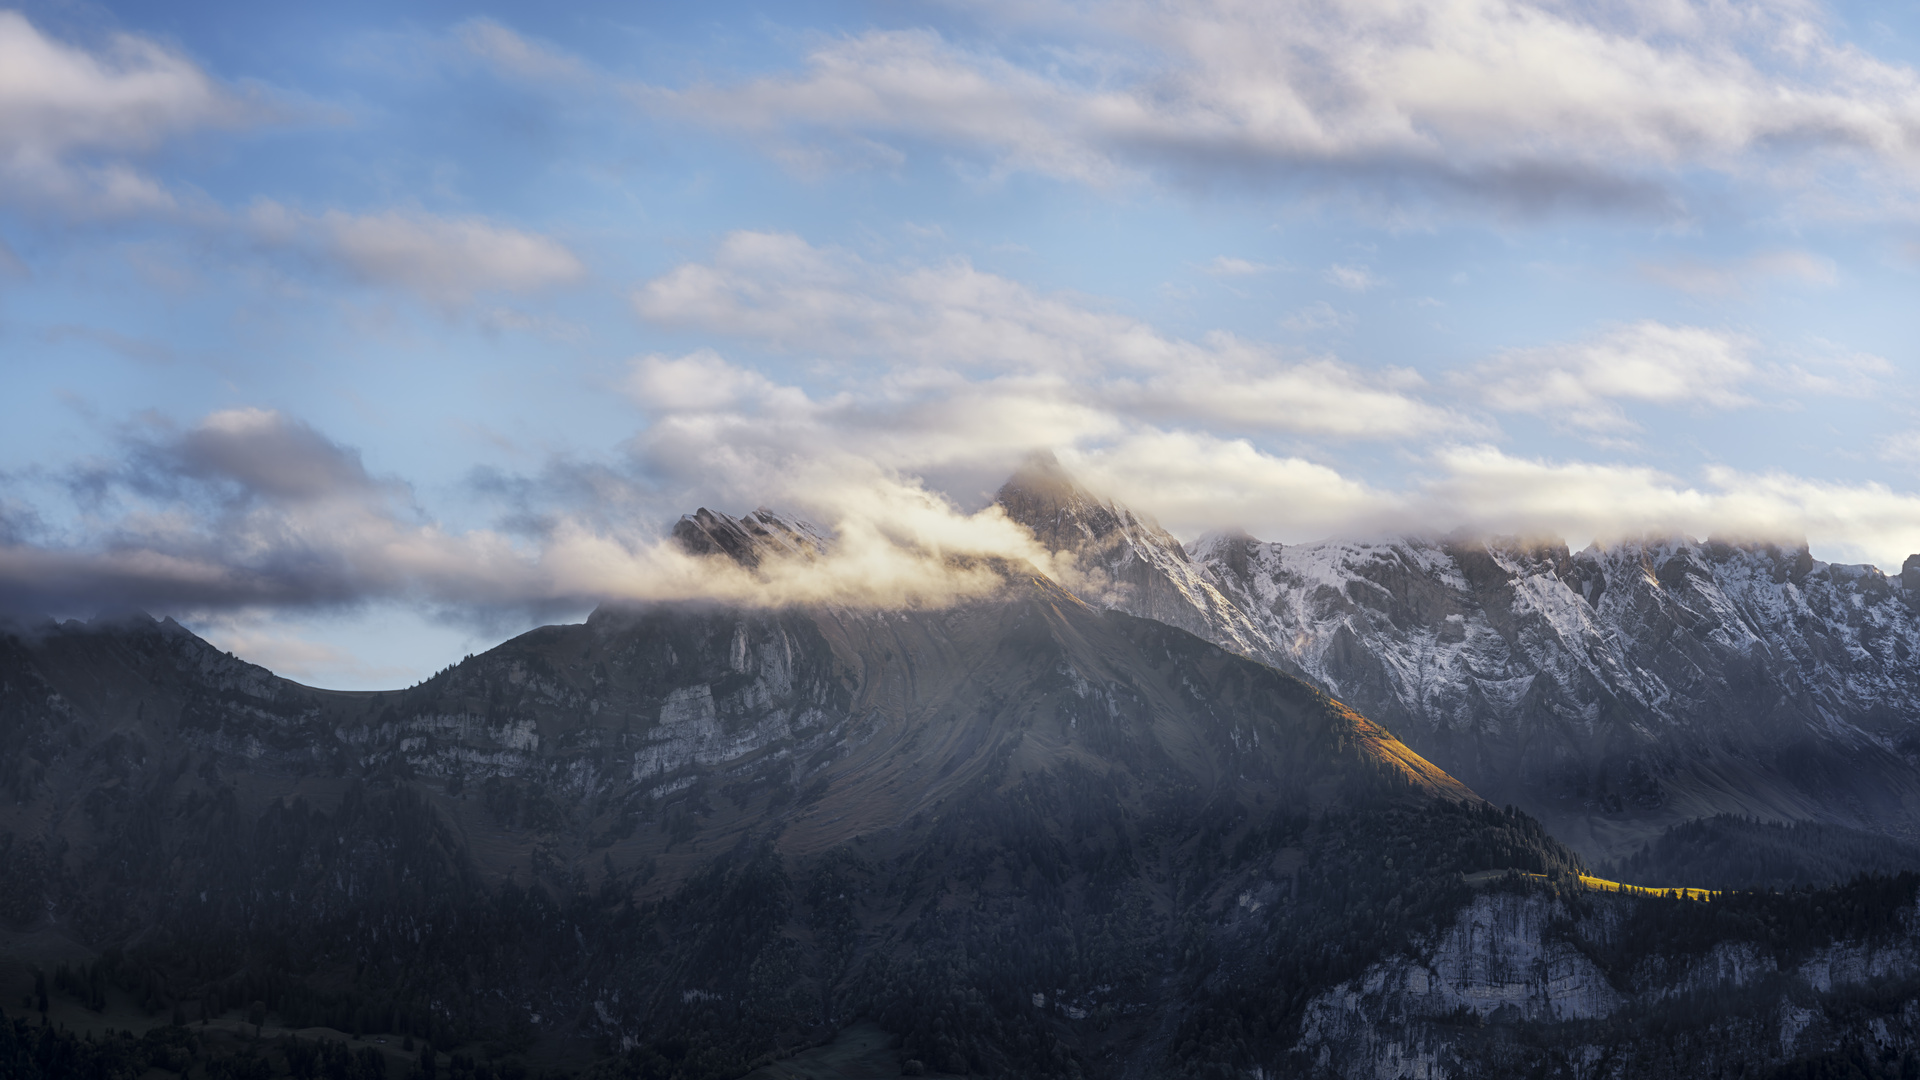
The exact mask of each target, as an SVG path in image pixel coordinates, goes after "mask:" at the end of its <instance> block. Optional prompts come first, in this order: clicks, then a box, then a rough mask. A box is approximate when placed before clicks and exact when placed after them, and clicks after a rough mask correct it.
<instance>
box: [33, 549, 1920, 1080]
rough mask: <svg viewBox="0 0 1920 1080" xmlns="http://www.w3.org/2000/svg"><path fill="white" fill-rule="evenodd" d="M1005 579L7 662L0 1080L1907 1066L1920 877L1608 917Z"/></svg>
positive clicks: (1119, 581)
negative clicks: (387, 636) (876, 605)
mask: <svg viewBox="0 0 1920 1080" xmlns="http://www.w3.org/2000/svg"><path fill="white" fill-rule="evenodd" d="M1060 520H1061V522H1062V526H1063V528H1064V527H1067V525H1068V524H1069V519H1067V518H1061V519H1060ZM1072 520H1073V521H1075V522H1077V521H1078V520H1079V518H1078V517H1075V518H1073V519H1072ZM1107 526H1108V527H1107V532H1106V534H1105V535H1109V536H1111V535H1114V534H1115V533H1116V532H1118V533H1119V534H1121V535H1123V536H1124V535H1126V530H1129V529H1131V530H1135V531H1136V533H1140V534H1144V531H1145V530H1146V529H1147V528H1149V527H1148V526H1145V525H1142V524H1141V523H1140V522H1138V520H1137V519H1133V518H1131V516H1123V515H1118V514H1116V515H1115V516H1114V517H1113V520H1112V521H1111V522H1109V523H1107ZM676 534H677V535H680V536H681V539H682V543H684V544H686V545H687V546H688V547H689V549H690V550H694V551H696V552H706V553H707V554H708V556H709V557H712V558H716V559H732V560H735V561H737V562H739V563H741V564H742V565H746V566H750V567H751V566H757V565H761V564H762V563H763V562H764V560H766V559H769V558H775V557H786V558H802V559H804V558H806V557H808V553H809V552H811V551H818V550H820V548H821V547H822V546H823V545H827V544H830V543H831V538H829V537H826V536H824V535H823V534H821V533H820V532H818V531H817V530H813V529H810V528H809V527H807V526H805V525H804V524H802V523H799V522H794V521H791V520H788V519H785V518H782V517H781V516H780V515H777V514H773V513H771V512H767V511H759V512H756V513H754V514H751V515H748V516H746V517H743V518H733V517H730V516H728V515H724V514H716V513H712V512H709V511H702V512H701V513H699V514H695V515H691V516H690V517H688V518H687V519H684V520H683V521H682V522H681V525H680V526H679V527H678V528H677V530H676ZM1115 550H1118V548H1117V547H1116V549H1115ZM1175 550H1178V547H1177V545H1176V546H1175V548H1172V549H1168V548H1164V547H1163V548H1161V549H1160V554H1161V555H1162V556H1164V557H1165V558H1166V559H1168V560H1174V561H1178V558H1179V557H1178V556H1175V555H1174V554H1173V552H1174V551H1175ZM1005 569H1006V574H1005V583H1004V587H1003V588H1002V590H1001V591H1000V592H999V593H998V594H997V595H994V596H991V597H987V598H983V599H980V600H977V601H973V602H970V603H966V604H962V605H958V606H954V607H948V608H929V609H905V610H864V609H854V608H845V607H829V606H817V607H802V606H796V607H787V608H779V609H755V608H744V607H726V606H720V605H714V604H676V605H652V606H635V607H613V606H609V607H604V608H602V609H601V610H599V611H596V612H595V613H594V614H593V615H592V616H591V617H590V618H589V619H588V620H587V621H586V622H585V623H583V624H578V625H566V626H549V627H543V628H541V629H538V630H535V631H532V632H530V633H528V634H525V635H522V636H520V637H518V638H515V639H514V640H512V641H509V642H507V643H505V644H503V645H501V646H499V647H498V648H495V649H493V650H490V651H488V652H486V653H484V654H482V655H479V656H475V657H470V658H467V659H465V660H463V661H461V662H460V663H458V664H455V665H453V666H451V667H449V668H448V669H446V670H444V671H442V672H441V673H439V674H438V675H436V676H434V677H433V678H431V679H429V680H427V681H425V682H423V683H421V684H419V685H417V686H414V687H411V688H408V689H405V690H397V691H391V692H376V693H342V692H330V691H323V690H316V689H312V688H309V687H304V686H300V685H298V684H296V683H292V682H289V681H287V680H284V679H280V678H277V677H275V676H274V675H272V674H271V673H270V672H267V671H265V670H264V669H261V668H258V667H255V666H253V665H250V664H246V663H244V662H242V661H239V660H237V659H235V658H233V657H231V656H229V655H227V654H224V653H221V652H219V651H218V650H216V649H214V648H213V647H212V646H210V645H208V644H207V643H206V642H204V641H202V640H200V639H199V638H197V637H195V636H194V635H193V634H191V633H189V632H188V631H186V630H185V629H183V628H182V627H180V626H179V625H177V624H175V623H173V622H171V621H167V620H161V621H155V620H152V619H148V618H145V617H128V618H123V619H118V620H98V621H96V622H95V623H92V624H80V623H73V622H69V623H65V624H57V625H56V624H51V623H40V624H36V625H30V626H17V627H14V628H12V629H10V630H8V631H6V632H4V633H0V782H4V784H5V787H6V791H7V794H8V796H9V797H8V799H7V800H6V805H5V806H4V807H0V921H4V923H5V926H4V927H0V931H4V936H0V946H3V947H0V1007H4V1008H5V1009H6V1010H8V1014H7V1015H0V1072H4V1073H5V1074H6V1075H20V1076H28V1077H31V1076H41V1077H49V1076H63V1075H76V1074H89V1073H91V1074H99V1075H128V1076H132V1075H139V1073H140V1071H141V1070H142V1069H144V1068H147V1067H149V1066H151V1067H155V1068H160V1069H162V1070H163V1072H170V1073H178V1074H182V1075H185V1074H187V1073H194V1074H195V1075H208V1076H218V1075H228V1076H232V1075H248V1076H255V1075H258V1076H264V1075H269V1074H273V1075H279V1074H283V1073H284V1074H291V1075H299V1076H312V1075H316V1074H317V1075H323V1076H327V1077H329V1078H330V1080H331V1078H333V1077H353V1076H369V1077H371V1076H386V1077H389V1078H390V1077H391V1076H393V1075H394V1074H395V1073H396V1072H397V1071H399V1070H400V1069H402V1068H403V1067H404V1068H405V1069H407V1070H410V1071H409V1075H415V1076H418V1075H435V1076H437V1075H439V1073H438V1072H433V1073H429V1072H428V1066H429V1063H433V1062H438V1063H439V1064H438V1065H437V1066H435V1067H436V1068H437V1069H439V1070H443V1071H445V1072H446V1074H447V1075H449V1076H453V1077H456V1078H458V1080H466V1078H468V1077H478V1078H484V1080H494V1078H514V1080H517V1078H520V1077H524V1076H526V1075H528V1071H527V1070H528V1069H529V1068H533V1069H543V1070H544V1069H555V1070H567V1071H571V1070H578V1069H585V1070H587V1073H588V1075H590V1076H593V1077H597V1078H601V1080H613V1078H616V1077H623V1078H624V1077H634V1078H639V1077H645V1078H671V1077H681V1078H695V1077H702V1078H707V1077H712V1078H721V1077H727V1078H731V1077H738V1076H741V1075H742V1074H745V1073H747V1072H749V1071H751V1070H756V1069H758V1070H762V1071H759V1072H756V1076H757V1077H768V1076H773V1075H781V1073H780V1072H779V1070H781V1069H788V1071H787V1072H786V1073H784V1075H795V1071H796V1070H798V1069H800V1068H801V1067H802V1065H803V1064H804V1063H806V1062H812V1061H822V1060H830V1059H832V1058H833V1056H834V1054H835V1053H839V1054H842V1056H844V1055H846V1054H853V1053H855V1048H856V1047H866V1048H867V1049H866V1050H864V1051H860V1052H861V1053H865V1054H867V1057H866V1058H864V1059H863V1061H864V1064H863V1065H862V1066H861V1067H862V1068H864V1069H867V1070H869V1071H868V1072H866V1073H865V1075H890V1074H896V1073H905V1074H912V1075H920V1074H937V1073H946V1074H953V1075H958V1074H967V1075H978V1076H996V1077H1063V1078H1082V1077H1162V1076H1169V1077H1172V1076H1178V1077H1237V1078H1246V1077H1274V1076H1341V1077H1362V1076H1369V1077H1371V1076H1380V1075H1387V1076H1395V1075H1425V1076H1467V1075H1481V1076H1501V1075H1510V1074H1511V1075H1519V1074H1526V1075H1531V1074H1534V1073H1544V1074H1554V1073H1553V1070H1555V1069H1558V1070H1560V1073H1559V1074H1563V1075H1572V1073H1571V1072H1568V1069H1570V1068H1573V1066H1570V1065H1568V1064H1567V1063H1568V1062H1574V1063H1579V1065H1578V1069H1575V1070H1574V1071H1580V1070H1585V1071H1581V1072H1580V1075H1583V1076H1649V1077H1661V1076H1680V1075H1697V1073H1695V1072H1691V1071H1687V1070H1690V1069H1692V1068H1693V1067H1694V1066H1695V1065H1697V1064H1699V1063H1701V1062H1708V1063H1712V1064H1713V1065H1714V1067H1716V1068H1717V1067H1721V1066H1725V1067H1727V1068H1738V1069H1742V1070H1749V1071H1751V1070H1757V1069H1762V1068H1770V1067H1772V1066H1774V1065H1778V1064H1781V1063H1792V1062H1795V1061H1797V1060H1799V1059H1801V1058H1805V1057H1807V1056H1808V1055H1817V1054H1822V1053H1828V1052H1830V1051H1831V1052H1846V1053H1855V1052H1859V1053H1866V1052H1868V1050H1867V1049H1862V1048H1870V1050H1871V1052H1872V1053H1873V1054H1875V1055H1879V1054H1881V1053H1882V1052H1883V1050H1884V1051H1885V1052H1887V1053H1891V1054H1893V1055H1894V1056H1893V1058H1892V1060H1894V1061H1895V1064H1896V1066H1897V1065H1898V1064H1899V1055H1901V1054H1909V1055H1910V1054H1911V1052H1912V1051H1914V1050H1916V1049H1917V1048H1920V1015H1915V1014H1913V1012H1912V1010H1910V1009H1906V1008H1905V1007H1904V1004H1903V1002H1905V1001H1909V1000H1911V999H1912V998H1913V996H1915V994H1916V993H1917V992H1920V950H1916V948H1915V946H1914V945H1913V941H1914V935H1913V934H1912V933H1911V929H1910V928H1911V927H1912V926H1913V925H1914V922H1913V920H1915V919H1916V918H1920V911H1916V909H1915V897H1916V891H1917V890H1920V878H1915V877H1913V876H1912V875H1907V876H1903V877H1882V878H1878V879H1869V880H1863V881H1861V882H1859V883H1856V884H1855V885H1853V886H1849V887H1847V888H1843V889H1830V890H1825V891H1810V892H1796V893H1788V894H1756V895H1752V896H1746V897H1740V898H1728V899H1727V900H1726V901H1725V902H1722V903H1714V904H1700V903H1698V902H1693V901H1687V900H1678V899H1660V898H1652V897H1646V896H1633V895H1623V894H1608V893H1602V892H1596V891H1593V890H1592V889H1590V888H1588V887H1586V886H1584V885H1582V884H1580V881H1579V878H1578V876H1577V875H1578V873H1579V871H1580V870H1581V869H1582V864H1581V861H1580V860H1579V858H1578V857H1577V856H1576V855H1575V854H1574V853H1573V852H1571V851H1570V850H1569V849H1567V848H1566V847H1564V846H1562V845H1561V844H1559V843H1558V842H1557V841H1555V840H1554V839H1553V838H1552V837H1550V836H1549V835H1548V834H1547V833H1546V832H1545V831H1544V830H1543V829H1542V827H1541V825H1540V824H1539V823H1538V822H1537V821H1536V820H1534V819H1532V818H1531V817H1529V816H1528V815H1526V814H1524V813H1522V812H1520V811H1518V810H1515V809H1512V808H1503V807H1498V806H1495V805H1493V804H1490V803H1488V802H1486V801H1484V800H1483V799H1481V798H1480V797H1479V796H1478V795H1476V794H1475V793H1474V792H1473V791H1471V790H1469V789H1468V788H1467V787H1466V786H1465V785H1463V784H1461V783H1460V782H1459V781H1458V780H1456V779H1455V778H1453V777H1452V776H1450V775H1448V774H1447V773H1445V772H1443V771H1442V770H1440V769H1439V768H1437V767H1435V766H1434V765H1432V764H1430V763H1429V762H1428V761H1426V760H1425V759H1423V758H1422V757H1421V756H1420V755H1418V754H1417V753H1415V752H1414V751H1412V750H1411V749H1409V748H1408V747H1407V746H1406V745H1404V744H1402V743H1401V742H1400V741H1399V740H1397V739H1396V738H1394V737H1393V736H1392V735H1390V734H1389V733H1388V732H1387V731H1386V730H1384V729H1382V728H1381V727H1380V726H1378V725H1376V724H1374V723H1373V722H1371V721H1369V720H1368V719H1366V718H1364V717H1363V716H1362V715H1361V714H1359V713H1357V712H1355V711H1354V710H1353V709H1351V708H1349V707H1348V706H1347V705H1345V704H1342V703H1340V702H1338V701H1336V700H1334V699H1332V698H1330V697H1328V696H1327V695H1326V694H1324V693H1323V692H1321V691H1320V690H1318V689H1315V688H1314V687H1312V686H1310V685H1308V684H1307V683H1305V682H1303V681H1301V680H1299V679H1297V678H1294V677H1292V676H1289V675H1287V674H1285V673H1283V672H1281V671H1278V670H1276V669H1275V668H1273V667H1271V666H1268V665H1265V664H1261V663H1257V662H1254V661H1251V660H1248V659H1246V658H1244V657H1242V656H1239V655H1237V654H1236V653H1234V652H1232V651H1229V650H1225V649H1222V648H1220V647H1218V646H1216V645H1213V644H1211V643H1209V642H1207V641H1204V640H1202V639H1201V638H1199V637H1197V636H1195V635H1193V634H1191V633H1188V632H1187V631H1185V630H1182V629H1180V628H1178V627H1175V626H1170V625H1166V624H1163V623H1160V622H1155V621H1152V620H1147V619H1142V618H1137V617H1134V616H1130V615H1127V614H1125V613H1123V612H1119V611H1114V610H1103V609H1101V608H1099V607H1096V606H1094V605H1091V604H1088V603H1086V602H1083V601H1082V600H1080V599H1078V598H1076V597H1075V596H1074V595H1073V594H1071V593H1070V592H1068V591H1067V590H1066V589H1064V588H1062V587H1061V586H1060V585H1058V584H1056V583H1055V582H1053V581H1050V580H1048V579H1046V578H1044V577H1041V576H1038V575H1036V574H1034V573H1033V572H1032V571H1031V569H1030V568H1014V567H1007V568H1005ZM1127 573H1128V571H1127V569H1126V567H1124V566H1121V567H1119V568H1118V569H1117V570H1116V572H1115V573H1114V574H1113V575H1112V577H1111V579H1110V587H1112V588H1114V589H1116V590H1117V589H1121V588H1123V587H1126V586H1129V585H1131V584H1133V583H1135V582H1136V581H1148V582H1150V581H1151V580H1152V579H1151V578H1137V579H1129V578H1128V577H1127V576H1126V574H1127ZM1083 587H1084V586H1083ZM36 968H37V969H38V975H39V976H41V980H40V981H38V982H36V979H35V975H36V972H35V969H36ZM1728 987H1731V988H1733V989H1731V990H1726V991H1725V992H1726V993H1729V994H1732V995H1733V996H1732V997H1730V998H1729V999H1728V1002H1727V1004H1725V1005H1724V1007H1719V1008H1716V1009H1714V1010H1706V1009H1701V1008H1693V1007H1690V1006H1689V1007H1683V1006H1684V1005H1685V1003H1686V1002H1690V1001H1695V1000H1697V998H1696V997H1695V996H1694V995H1698V994H1701V993H1705V992H1708V991H1709V990H1711V991H1712V992H1714V993H1720V992H1722V989H1723V988H1728ZM1903 995H1904V996H1903ZM23 999H24V1001H25V1004H26V1010H25V1011H26V1013H27V1015H26V1017H24V1018H23V1017H21V1016H20V1015H19V1014H18V1013H17V1012H15V1011H14V1010H15V1009H16V1003H18V1002H22V1001H23ZM41 1002H45V1003H46V1004H45V1005H44V1006H43V1005H41V1004H40V1003H41ZM1676 1003H1679V1004H1676ZM1688 1008H1693V1011H1687V1009H1688ZM42 1011H44V1012H45V1013H46V1014H47V1015H48V1016H50V1017H51V1019H52V1021H53V1022H52V1023H50V1024H44V1025H43V1024H42V1023H41V1022H40V1020H39V1018H38V1017H34V1016H33V1015H32V1014H33V1013H35V1012H42ZM203 1017H204V1018H206V1022H205V1023H202V1022H201V1019H202V1018H203ZM169 1018H172V1020H173V1022H169ZM1676 1018H1679V1019H1676ZM1681 1021H1684V1022H1681ZM82 1031H84V1032H85V1033H86V1038H84V1039H81V1038H77V1037H76V1034H75V1033H77V1032H82ZM836 1033H846V1034H844V1035H843V1038H842V1041H841V1042H833V1043H832V1046H831V1047H830V1048H829V1049H832V1048H835V1047H837V1048H839V1049H837V1050H833V1052H832V1053H828V1052H826V1051H814V1050H808V1049H807V1048H808V1047H812V1046H816V1045H819V1044H825V1043H829V1042H830V1041H831V1040H833V1039H834V1038H835V1035H836ZM350 1036H355V1037H357V1036H364V1038H354V1039H352V1040H351V1041H349V1037H350ZM403 1038H404V1039H406V1040H408V1043H407V1044H403V1043H402V1042H401V1040H402V1039H403ZM382 1040H384V1041H382ZM842 1043H845V1045H844V1046H843V1045H842ZM409 1044H412V1045H409ZM416 1047H428V1049H419V1048H416ZM431 1048H438V1049H437V1050H435V1049H431ZM803 1051H804V1052H803ZM449 1052H451V1054H452V1056H448V1054H449ZM796 1052H803V1053H800V1054H799V1056H796V1057H793V1058H792V1059H791V1061H792V1062H794V1063H800V1064H794V1065H792V1066H791V1067H789V1066H788V1065H787V1064H785V1063H784V1062H782V1059H784V1058H786V1056H787V1055H790V1054H795V1053H796ZM436 1055H437V1056H436ZM1874 1061H1875V1062H1879V1061H1880V1058H1878V1057H1876V1058H1875V1059H1874ZM776 1063H779V1064H776ZM807 1067H811V1066H807ZM1875 1067H1876V1068H1877V1067H1879V1066H1878V1065H1877V1064H1876V1065H1875ZM873 1070H879V1071H873ZM843 1075H856V1074H855V1073H843Z"/></svg>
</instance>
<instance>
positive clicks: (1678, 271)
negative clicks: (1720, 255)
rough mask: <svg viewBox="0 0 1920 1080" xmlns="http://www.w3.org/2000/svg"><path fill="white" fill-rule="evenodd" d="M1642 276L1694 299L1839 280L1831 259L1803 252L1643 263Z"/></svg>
mask: <svg viewBox="0 0 1920 1080" xmlns="http://www.w3.org/2000/svg"><path fill="white" fill-rule="evenodd" d="M1640 273H1641V275H1642V276H1644V277H1646V278H1648V279H1649V280H1651V281H1655V282H1658V283H1660V284H1662V285H1665V286H1667V287H1668V288H1672V289H1678V290H1680V291H1681V292H1684V293H1691V294H1692V295H1695V296H1737V295H1740V294H1741V293H1744V292H1746V291H1747V289H1748V288H1749V287H1751V286H1752V285H1754V284H1756V283H1758V282H1761V281H1767V280H1775V281H1790V282H1794V283H1797V284H1800V285H1808V286H1814V287H1821V288H1826V287H1831V286H1833V285H1834V284H1835V283H1836V282H1837V281H1838V280H1839V276H1840V275H1839V270H1838V268H1837V267H1835V266H1834V263H1833V260H1832V259H1828V258H1825V257H1823V256H1819V255H1815V254H1812V253H1811V252H1806V251H1772V252H1765V253H1763V254H1759V255H1753V256H1749V257H1748V258H1745V259H1738V260H1735V261H1732V262H1717V263H1716V262H1698V261H1693V260H1682V261H1679V262H1668V263H1644V264H1642V265H1641V267H1640Z"/></svg>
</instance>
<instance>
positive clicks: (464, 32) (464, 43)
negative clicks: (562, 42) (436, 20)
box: [453, 18, 593, 83]
mask: <svg viewBox="0 0 1920 1080" xmlns="http://www.w3.org/2000/svg"><path fill="white" fill-rule="evenodd" d="M453 40H454V42H455V43H456V44H458V45H459V47H460V48H462V49H464V50H466V51H467V52H468V53H470V54H472V55H473V56H475V57H478V58H479V59H480V60H482V61H483V62H485V63H486V64H487V65H488V66H490V67H491V68H493V69H494V70H495V71H497V72H499V73H501V74H503V75H507V76H510V77H513V78H518V79H526V80H531V81H536V82H561V83H571V82H581V81H584V80H587V79H589V78H590V77H592V75H593V72H592V69H591V68H589V67H588V66H587V64H586V63H585V62H583V61H581V60H580V59H579V58H578V57H576V56H573V55H571V54H569V53H567V52H566V51H564V50H562V49H559V48H557V47H555V46H553V45H551V44H548V43H547V42H543V41H536V40H533V39H532V38H528V37H525V36H523V35H521V34H519V33H516V32H515V31H513V30H512V29H510V28H508V27H506V26H503V25H501V24H500V23H498V22H495V21H494V20H492V19H488V18H476V19H469V20H467V21H466V22H463V23H461V24H460V25H458V26H456V27H454V28H453Z"/></svg>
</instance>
